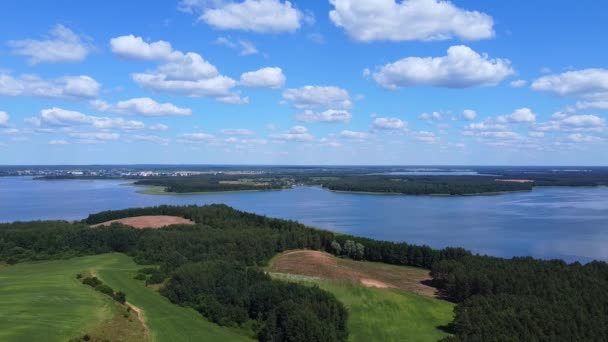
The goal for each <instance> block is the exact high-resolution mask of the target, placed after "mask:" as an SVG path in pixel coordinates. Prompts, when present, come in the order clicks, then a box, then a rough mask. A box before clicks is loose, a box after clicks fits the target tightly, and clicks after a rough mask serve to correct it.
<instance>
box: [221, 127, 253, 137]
mask: <svg viewBox="0 0 608 342" xmlns="http://www.w3.org/2000/svg"><path fill="white" fill-rule="evenodd" d="M220 133H221V134H224V135H237V136H248V135H255V132H254V131H252V130H250V129H245V128H225V129H222V130H220Z"/></svg>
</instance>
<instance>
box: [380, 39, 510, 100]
mask: <svg viewBox="0 0 608 342" xmlns="http://www.w3.org/2000/svg"><path fill="white" fill-rule="evenodd" d="M513 73H514V70H513V69H512V68H511V62H510V61H509V60H508V59H500V58H495V59H491V58H489V57H488V56H487V55H485V54H484V55H480V54H478V53H477V52H475V51H473V50H472V49H471V48H469V47H468V46H464V45H458V46H452V47H450V48H449V49H448V51H447V55H446V56H443V57H407V58H403V59H401V60H398V61H396V62H394V63H389V64H386V65H383V66H380V67H377V68H376V70H375V71H374V72H373V73H372V78H373V79H374V80H375V81H376V82H377V83H378V84H379V85H380V86H382V87H384V88H387V89H398V88H403V87H413V86H418V85H426V86H434V87H445V88H467V87H475V86H493V85H496V84H498V83H500V82H501V81H502V80H503V79H505V78H506V77H508V76H510V75H512V74H513Z"/></svg>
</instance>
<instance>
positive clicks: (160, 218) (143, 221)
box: [91, 215, 194, 229]
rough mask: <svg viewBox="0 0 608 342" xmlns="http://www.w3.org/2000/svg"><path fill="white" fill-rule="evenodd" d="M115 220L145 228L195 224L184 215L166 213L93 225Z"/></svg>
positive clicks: (106, 224)
mask: <svg viewBox="0 0 608 342" xmlns="http://www.w3.org/2000/svg"><path fill="white" fill-rule="evenodd" d="M114 222H118V223H122V224H125V225H127V226H131V227H133V228H137V229H144V228H163V227H166V226H170V225H172V224H194V222H192V221H190V220H188V219H185V218H183V217H178V216H166V215H156V216H135V217H126V218H122V219H118V220H111V221H107V222H103V223H99V224H96V225H92V226H91V227H94V228H95V227H100V226H109V225H111V224H112V223H114Z"/></svg>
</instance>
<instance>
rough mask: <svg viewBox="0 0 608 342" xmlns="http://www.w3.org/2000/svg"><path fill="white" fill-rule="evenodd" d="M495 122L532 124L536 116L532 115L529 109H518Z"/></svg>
mask: <svg viewBox="0 0 608 342" xmlns="http://www.w3.org/2000/svg"><path fill="white" fill-rule="evenodd" d="M497 121H498V122H500V123H534V122H536V114H534V113H532V111H531V110H530V109H529V108H520V109H517V110H515V111H514V112H513V113H511V114H509V115H501V116H499V117H498V118H497Z"/></svg>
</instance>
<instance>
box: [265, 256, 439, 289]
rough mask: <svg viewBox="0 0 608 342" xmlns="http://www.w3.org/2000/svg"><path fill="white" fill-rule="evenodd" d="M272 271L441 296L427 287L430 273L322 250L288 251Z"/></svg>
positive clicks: (272, 267) (273, 266)
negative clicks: (363, 260)
mask: <svg viewBox="0 0 608 342" xmlns="http://www.w3.org/2000/svg"><path fill="white" fill-rule="evenodd" d="M269 271H271V272H277V273H288V274H297V275H304V276H313V277H319V278H324V279H350V280H354V281H358V282H360V283H361V284H362V285H363V286H366V287H377V288H397V289H402V290H406V291H410V292H414V293H417V294H419V295H423V296H427V297H436V296H438V293H437V290H436V289H435V288H433V287H430V286H427V285H425V284H424V282H427V281H428V280H430V279H431V278H430V276H429V274H428V271H426V270H422V269H416V268H411V267H402V266H395V265H388V264H382V263H369V262H361V261H355V260H351V259H341V258H337V257H335V256H333V255H331V254H329V253H325V252H320V251H312V250H293V251H288V252H285V253H283V254H281V255H279V256H278V257H276V258H275V259H273V261H272V264H271V265H270V267H269Z"/></svg>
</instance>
